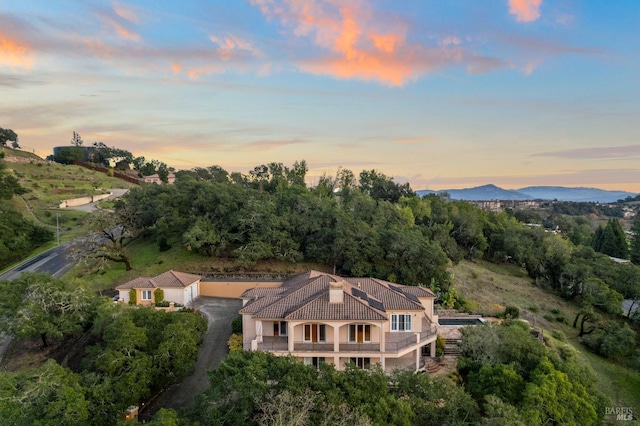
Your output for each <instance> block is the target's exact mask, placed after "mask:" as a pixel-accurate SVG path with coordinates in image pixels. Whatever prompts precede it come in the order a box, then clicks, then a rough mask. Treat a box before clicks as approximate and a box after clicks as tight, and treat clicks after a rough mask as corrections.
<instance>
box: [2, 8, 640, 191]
mask: <svg viewBox="0 0 640 426" xmlns="http://www.w3.org/2000/svg"><path fill="white" fill-rule="evenodd" d="M6 3H7V2H5V4H3V7H2V10H1V11H0V99H2V102H0V117H1V119H0V127H3V128H10V129H13V130H14V131H15V132H16V133H18V135H19V136H20V142H21V145H22V146H23V147H25V148H26V149H29V150H33V151H35V152H36V153H38V154H40V155H41V156H47V155H49V154H50V153H51V150H52V147H54V146H58V145H66V144H68V143H69V142H70V139H71V135H72V132H73V131H76V132H78V133H79V134H80V135H81V136H82V137H83V139H84V141H85V144H92V143H93V142H95V141H101V142H104V143H105V144H107V145H109V146H116V147H120V148H123V149H127V150H129V151H131V152H133V153H134V154H135V155H143V156H145V157H147V158H156V159H158V160H161V161H164V162H166V163H167V164H169V165H170V166H173V167H175V168H177V169H180V168H192V167H196V166H210V165H214V164H217V165H220V166H221V167H223V168H225V169H227V170H229V171H240V172H244V173H246V172H248V170H250V169H252V168H253V167H254V166H257V165H259V164H264V163H269V162H274V161H275V162H282V163H285V164H287V165H291V164H293V162H294V161H296V160H301V159H305V160H306V161H307V163H308V165H309V168H310V170H309V174H308V180H309V183H310V184H313V183H314V182H316V181H317V180H318V178H319V177H320V176H321V175H322V174H325V173H326V174H330V175H332V174H334V173H335V172H336V170H338V168H339V167H342V168H347V169H351V170H353V171H354V173H356V175H357V174H358V173H359V172H360V171H361V170H363V169H377V170H379V171H381V172H383V173H385V174H387V175H389V176H394V177H395V178H396V180H398V181H399V182H405V181H408V182H410V183H411V186H412V187H413V188H414V189H416V190H419V189H447V188H451V189H454V188H464V187H472V186H478V185H484V184H488V183H493V184H496V185H499V186H501V187H504V188H520V187H525V186H532V185H563V186H592V187H599V188H605V189H623V190H629V191H633V192H640V167H638V164H640V120H638V115H639V113H640V84H639V83H638V75H640V55H639V52H638V50H639V49H640V32H638V31H637V27H638V16H640V3H638V4H636V2H625V3H624V4H618V3H616V2H605V1H593V2H592V1H589V2H551V1H549V0H546V1H545V0H490V1H486V2H485V1H483V2H478V1H477V0H460V1H456V2H437V1H431V0H424V1H423V0H407V1H402V2H374V1H369V0H249V1H222V0H213V1H210V0H209V1H200V0H194V1H188V2H156V1H152V0H136V1H126V0H118V1H111V0H95V1H91V2H46V1H44V0H33V1H29V2H9V4H6Z"/></svg>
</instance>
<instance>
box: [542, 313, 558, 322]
mask: <svg viewBox="0 0 640 426" xmlns="http://www.w3.org/2000/svg"><path fill="white" fill-rule="evenodd" d="M542 318H544V319H546V320H547V321H549V322H553V321H554V320H555V318H554V317H553V315H551V314H545V315H544V316H543V317H542Z"/></svg>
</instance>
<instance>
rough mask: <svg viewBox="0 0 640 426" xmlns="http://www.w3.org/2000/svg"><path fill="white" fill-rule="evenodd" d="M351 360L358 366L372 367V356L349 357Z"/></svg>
mask: <svg viewBox="0 0 640 426" xmlns="http://www.w3.org/2000/svg"><path fill="white" fill-rule="evenodd" d="M349 362H351V363H353V364H355V366H356V367H360V368H363V369H365V370H368V369H370V368H371V358H349Z"/></svg>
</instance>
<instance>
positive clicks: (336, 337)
mask: <svg viewBox="0 0 640 426" xmlns="http://www.w3.org/2000/svg"><path fill="white" fill-rule="evenodd" d="M331 327H333V351H334V352H340V325H339V324H332V325H331Z"/></svg>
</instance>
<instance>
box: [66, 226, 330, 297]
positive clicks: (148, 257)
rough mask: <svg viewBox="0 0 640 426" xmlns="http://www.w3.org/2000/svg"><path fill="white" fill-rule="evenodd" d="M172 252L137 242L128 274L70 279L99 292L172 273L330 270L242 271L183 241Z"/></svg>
mask: <svg viewBox="0 0 640 426" xmlns="http://www.w3.org/2000/svg"><path fill="white" fill-rule="evenodd" d="M170 243H171V244H172V247H171V249H169V250H167V251H163V252H161V251H160V250H159V249H158V245H157V244H156V242H155V241H154V240H147V239H142V240H136V241H134V242H132V243H131V244H130V245H129V246H127V251H128V253H129V255H130V257H131V259H132V262H131V263H132V266H133V269H132V270H131V271H126V270H125V267H124V264H122V263H111V264H110V265H109V266H108V267H107V268H105V269H104V270H94V269H92V268H91V267H90V266H87V265H79V266H77V267H75V268H74V269H72V270H70V271H69V272H68V273H67V276H72V277H79V278H83V279H85V280H86V281H88V282H90V283H91V285H92V287H93V288H94V289H96V290H97V291H104V290H109V289H113V288H114V287H115V286H117V285H119V284H122V283H124V282H127V281H129V280H132V279H134V278H137V277H141V276H147V277H148V276H153V275H158V274H161V273H163V272H166V271H168V270H169V269H173V270H177V271H181V272H189V273H194V274H201V275H217V274H235V275H249V276H254V275H259V274H263V275H279V276H287V275H293V274H296V273H298V272H302V271H306V270H309V269H316V270H322V271H327V272H328V270H327V269H326V266H323V265H321V264H317V263H309V262H299V263H295V264H292V263H285V262H267V261H264V262H258V263H257V264H256V265H255V266H252V267H248V268H247V267H241V266H239V265H238V264H237V262H235V261H233V260H229V259H219V258H215V257H206V256H201V255H199V254H196V253H193V252H189V251H187V250H186V249H185V248H184V247H183V246H182V245H181V244H180V242H179V241H171V242H170Z"/></svg>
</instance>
